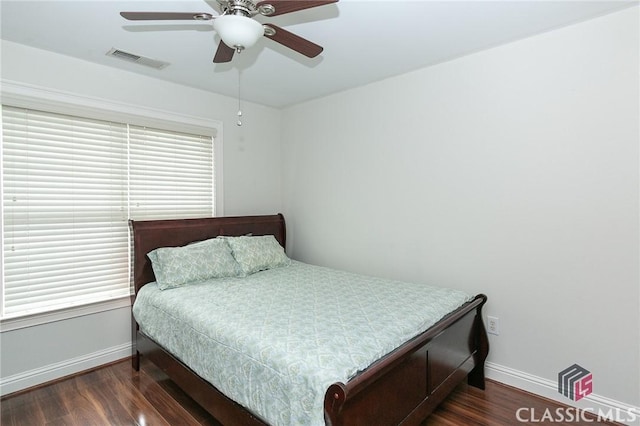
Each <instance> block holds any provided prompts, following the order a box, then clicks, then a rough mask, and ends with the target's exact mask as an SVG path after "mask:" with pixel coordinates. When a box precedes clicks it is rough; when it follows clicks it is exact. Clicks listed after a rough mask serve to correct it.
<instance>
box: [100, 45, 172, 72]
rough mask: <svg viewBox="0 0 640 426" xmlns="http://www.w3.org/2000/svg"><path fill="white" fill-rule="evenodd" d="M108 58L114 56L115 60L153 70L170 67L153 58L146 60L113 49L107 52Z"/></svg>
mask: <svg viewBox="0 0 640 426" xmlns="http://www.w3.org/2000/svg"><path fill="white" fill-rule="evenodd" d="M107 56H113V57H114V58H118V59H122V60H123V61H127V62H133V63H136V64H140V65H146V66H148V67H151V68H155V69H158V70H161V69H162V68H164V67H166V66H167V65H169V63H168V62H163V61H158V60H155V59H151V58H145V57H144V56H140V55H136V54H133V53H129V52H125V51H124V50H119V49H111V50H109V51H108V52H107Z"/></svg>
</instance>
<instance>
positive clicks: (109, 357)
mask: <svg viewBox="0 0 640 426" xmlns="http://www.w3.org/2000/svg"><path fill="white" fill-rule="evenodd" d="M131 353H132V345H131V343H126V344H123V345H119V346H114V347H111V348H107V349H104V350H101V351H98V352H93V353H90V354H87V355H83V356H80V357H77V358H72V359H68V360H65V361H62V362H58V363H55V364H50V365H45V366H44V367H40V368H36V369H33V370H29V371H25V372H23V373H19V374H14V375H12V376H8V377H2V378H0V396H2V395H8V394H10V393H13V392H17V391H21V390H24V389H28V388H30V387H33V386H37V385H40V384H43V383H47V382H50V381H52V380H56V379H60V378H62V377H65V376H69V375H71V374H76V373H80V372H82V371H85V370H90V369H92V368H95V367H99V366H101V365H103V364H108V363H110V362H114V361H118V360H120V359H123V358H127V357H130V356H131Z"/></svg>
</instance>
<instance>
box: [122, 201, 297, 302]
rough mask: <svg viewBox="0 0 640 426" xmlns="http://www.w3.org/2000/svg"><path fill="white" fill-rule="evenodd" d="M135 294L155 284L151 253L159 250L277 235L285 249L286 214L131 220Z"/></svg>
mask: <svg viewBox="0 0 640 426" xmlns="http://www.w3.org/2000/svg"><path fill="white" fill-rule="evenodd" d="M129 230H130V232H131V244H132V247H131V253H132V256H131V262H132V265H133V267H132V271H133V277H132V280H133V286H134V289H135V293H136V294H137V293H138V290H139V289H140V288H141V287H142V286H143V285H145V284H147V283H150V282H153V281H155V275H154V274H153V269H152V268H151V261H150V260H149V258H148V257H147V253H149V252H150V251H151V250H154V249H157V248H158V247H178V246H183V245H185V244H188V243H192V242H195V241H202V240H206V239H209V238H214V237H217V236H219V235H227V236H240V235H247V234H251V235H273V236H275V237H276V239H277V240H278V242H279V243H280V244H281V245H282V247H285V243H286V230H285V224H284V216H282V214H277V215H270V216H236V217H210V218H202V219H173V220H129Z"/></svg>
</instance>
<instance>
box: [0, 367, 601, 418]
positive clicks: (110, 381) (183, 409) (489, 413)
mask: <svg viewBox="0 0 640 426" xmlns="http://www.w3.org/2000/svg"><path fill="white" fill-rule="evenodd" d="M520 407H531V408H534V409H535V411H536V412H537V413H543V412H544V410H545V409H547V408H548V409H550V410H555V409H556V408H557V407H561V405H559V404H557V403H554V402H552V401H549V400H545V399H542V398H537V397H535V396H534V395H531V394H528V393H526V392H522V391H520V390H517V389H514V388H511V387H508V386H504V385H501V384H499V383H496V382H492V381H488V382H487V389H486V390H484V391H481V390H479V389H476V388H473V387H469V386H467V385H466V384H463V385H460V386H459V387H458V388H457V389H456V390H455V392H454V393H453V394H452V395H451V396H450V397H449V398H448V399H447V400H446V401H445V402H443V403H442V404H441V406H440V407H439V408H438V409H437V410H436V411H435V412H434V413H433V414H432V415H431V416H430V417H429V419H428V420H427V421H426V422H425V425H426V426H449V425H451V426H460V425H465V426H470V425H491V426H497V425H517V424H523V423H521V422H518V419H517V418H516V411H517V410H518V408H520ZM0 411H1V412H2V417H1V418H0V424H1V425H2V426H18V425H19V426H22V425H25V426H39V425H42V426H45V425H46V426H52V425H65V426H70V425H72V426H91V425H96V426H107V425H108V426H112V425H118V426H129V425H131V426H134V425H135V426H157V425H158V426H162V425H167V426H176V425H180V426H191V425H193V426H196V425H219V424H218V423H217V422H216V421H215V420H214V419H213V418H212V417H211V416H209V415H208V414H207V413H206V412H205V411H204V410H202V409H201V408H200V407H199V406H198V405H197V404H196V403H195V402H194V401H193V400H191V399H190V398H189V397H187V396H186V395H184V394H183V393H182V392H181V391H180V390H179V389H178V388H177V387H176V386H175V385H174V384H173V383H172V382H171V381H170V380H168V379H167V378H166V376H165V375H164V373H162V372H161V371H160V370H158V369H157V368H156V367H154V366H153V365H152V364H151V363H148V362H146V361H144V360H143V362H142V368H141V369H140V372H135V371H133V369H132V368H131V364H130V362H129V361H128V360H127V361H122V362H117V363H114V364H110V365H108V366H105V367H103V368H99V369H96V370H93V371H90V372H87V373H84V374H80V375H77V376H73V377H70V378H67V379H64V380H60V381H57V382H55V383H52V384H48V385H45V386H41V387H38V388H36V389H33V390H30V391H28V392H22V393H18V394H14V395H9V396H7V397H5V398H3V399H2V400H1V401H0ZM536 424H552V423H550V422H548V423H544V422H541V423H536ZM553 424H562V423H553ZM571 424H574V425H575V424H579V423H575V422H574V423H571ZM588 424H589V425H603V424H607V423H598V422H595V421H594V422H589V423H588ZM609 424H610V423H609Z"/></svg>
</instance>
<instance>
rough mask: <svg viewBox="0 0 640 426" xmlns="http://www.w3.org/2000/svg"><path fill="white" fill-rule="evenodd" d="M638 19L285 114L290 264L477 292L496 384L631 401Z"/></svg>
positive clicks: (636, 342)
mask: <svg viewBox="0 0 640 426" xmlns="http://www.w3.org/2000/svg"><path fill="white" fill-rule="evenodd" d="M638 17H639V16H638V7H634V8H631V9H626V10H624V11H621V12H617V13H615V14H612V15H608V16H604V17H601V18H598V19H595V20H592V21H588V22H585V23H581V24H577V25H574V26H571V27H567V28H564V29H559V30H556V31H553V32H549V33H546V34H542V35H539V36H535V37H531V38H528V39H525V40H522V41H518V42H515V43H511V44H508V45H504V46H500V47H497V48H494V49H491V50H487V51H483V52H479V53H476V54H473V55H470V56H467V57H464V58H460V59H457V60H454V61H450V62H447V63H444V64H440V65H438V66H433V67H430V68H426V69H422V70H419V71H416V72H413V73H410V74H405V75H401V76H398V77H395V78H391V79H388V80H385V81H382V82H378V83H375V84H371V85H368V86H365V87H361V88H357V89H354V90H350V91H347V92H343V93H339V94H335V95H332V96H329V97H326V98H323V99H319V100H315V101H311V102H307V103H304V104H301V105H297V106H293V107H290V108H288V109H286V110H284V114H283V138H284V139H283V158H284V172H283V187H284V192H283V194H284V213H285V217H287V219H288V241H289V248H290V254H292V255H293V257H295V258H297V259H300V260H303V261H307V262H310V263H316V264H322V265H328V266H331V267H337V268H342V269H348V270H352V271H356V272H361V273H368V274H373V275H379V276H386V277H393V278H400V279H406V280H413V281H419V282H430V283H438V284H441V285H444V286H452V287H458V288H461V289H465V290H467V291H468V292H470V293H479V292H483V293H486V294H487V295H488V297H489V302H488V306H487V309H486V312H487V313H489V314H491V315H494V316H497V317H499V318H500V322H501V333H500V335H499V336H490V337H491V339H490V341H491V352H490V356H489V361H490V362H491V364H490V366H492V368H491V369H490V375H492V376H493V377H497V378H500V379H502V380H506V381H509V380H511V381H512V382H513V383H515V384H519V385H525V386H526V385H527V383H526V382H527V381H529V382H531V384H532V385H531V389H532V390H534V391H541V390H544V389H546V390H547V391H550V395H549V396H552V397H553V396H554V395H555V396H558V397H559V398H561V396H559V394H557V392H556V391H555V390H554V389H553V388H554V386H555V383H556V378H557V373H558V372H559V371H561V370H563V369H564V368H566V367H568V366H570V365H571V364H573V363H578V364H580V365H581V366H583V367H585V368H587V369H588V370H590V371H591V372H592V373H593V377H594V395H593V396H592V398H595V399H596V400H597V401H596V402H598V401H600V402H603V401H604V402H605V405H607V404H606V403H607V402H612V401H615V403H618V402H619V403H622V404H623V405H624V404H628V405H631V406H636V407H638V406H640V292H639V276H638V269H639V262H638V255H639V248H638V246H639V242H638V235H639V234H638V231H639V230H638V218H639V211H638V203H639V192H638V191H639V181H638V173H639V167H638V155H639V150H638V140H639V108H638V99H639V88H638V78H639V66H638V61H639V59H638V56H639V53H638V48H639V45H638V38H639V33H638ZM414 54H417V55H419V54H420V51H419V49H416V51H415V52H414ZM542 388H544V389H542ZM610 400H612V401H610ZM583 401H584V400H583ZM563 402H567V403H568V402H571V401H569V400H568V399H565V400H563ZM587 403H588V404H593V403H594V400H593V399H591V400H590V402H587ZM615 403H613V402H612V404H613V405H615ZM609 406H611V404H609ZM625 406H627V405H625Z"/></svg>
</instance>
